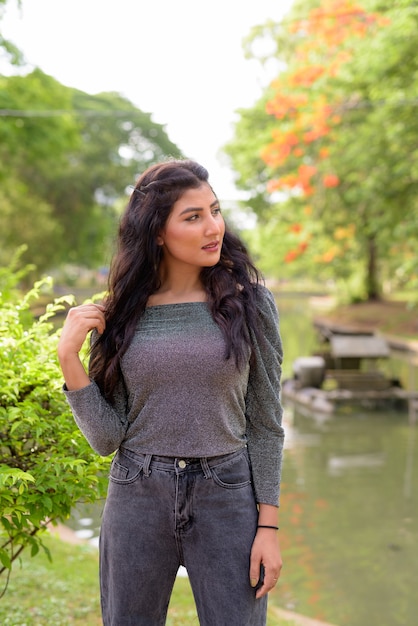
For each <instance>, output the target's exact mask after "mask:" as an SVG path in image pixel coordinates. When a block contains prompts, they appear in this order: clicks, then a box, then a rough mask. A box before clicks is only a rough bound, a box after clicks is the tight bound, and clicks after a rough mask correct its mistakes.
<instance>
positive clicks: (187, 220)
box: [186, 213, 199, 222]
mask: <svg viewBox="0 0 418 626" xmlns="http://www.w3.org/2000/svg"><path fill="white" fill-rule="evenodd" d="M198 217H199V215H198V214H197V213H195V214H194V215H191V216H190V217H187V218H186V222H195V221H196V219H197V218H198Z"/></svg>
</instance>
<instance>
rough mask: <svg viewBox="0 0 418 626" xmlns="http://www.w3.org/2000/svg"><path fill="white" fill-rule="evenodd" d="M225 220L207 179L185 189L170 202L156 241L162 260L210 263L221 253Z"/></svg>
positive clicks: (196, 264) (180, 265)
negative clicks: (175, 199) (164, 222)
mask: <svg viewBox="0 0 418 626" xmlns="http://www.w3.org/2000/svg"><path fill="white" fill-rule="evenodd" d="M224 233H225V222H224V220H223V217H222V215H221V209H220V206H219V202H218V199H217V198H216V196H215V194H214V193H213V191H212V189H211V188H210V186H209V185H208V184H207V183H202V185H201V186H200V187H198V188H197V189H187V190H186V191H185V192H184V193H183V195H182V196H180V198H179V199H178V200H177V202H175V203H174V204H173V207H172V209H171V213H170V215H169V216H168V219H167V222H166V224H165V227H164V229H163V230H162V231H161V233H160V235H159V237H158V239H157V242H158V244H159V245H161V246H162V248H163V261H164V263H165V264H166V265H167V266H168V267H171V268H172V269H173V268H175V267H177V268H179V269H182V268H183V269H184V268H185V267H191V266H193V267H195V268H199V269H200V268H202V267H211V266H212V265H216V263H217V262H218V261H219V259H220V256H221V248H222V241H223V237H224Z"/></svg>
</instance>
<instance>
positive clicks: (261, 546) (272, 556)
mask: <svg viewBox="0 0 418 626" xmlns="http://www.w3.org/2000/svg"><path fill="white" fill-rule="evenodd" d="M282 564H283V563H282V557H281V553H280V545H279V539H278V536H277V531H276V530H273V529H272V528H259V529H258V530H257V534H256V536H255V539H254V542H253V545H252V549H251V559H250V582H251V586H252V587H256V585H257V583H258V581H259V578H260V571H261V565H263V567H264V581H263V584H262V585H261V587H260V588H259V589H257V591H256V598H261V597H262V596H264V595H266V593H268V592H269V591H271V589H273V588H274V587H275V585H276V584H277V581H278V580H279V576H280V571H281V569H282Z"/></svg>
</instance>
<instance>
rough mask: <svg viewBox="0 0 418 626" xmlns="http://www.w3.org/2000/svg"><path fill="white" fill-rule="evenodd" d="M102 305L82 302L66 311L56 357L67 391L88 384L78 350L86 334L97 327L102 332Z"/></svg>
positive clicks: (103, 318) (103, 321)
mask: <svg viewBox="0 0 418 626" xmlns="http://www.w3.org/2000/svg"><path fill="white" fill-rule="evenodd" d="M104 310H105V309H104V306H102V305H101V304H82V305H80V306H76V307H74V308H72V309H70V310H69V311H68V315H67V318H66V320H65V323H64V326H63V329H62V331H61V336H60V339H59V342H58V348H57V351H58V359H59V362H60V365H61V369H62V372H63V374H64V379H65V383H66V385H67V389H68V390H69V391H73V390H75V389H81V388H82V387H86V386H87V385H89V384H90V379H89V377H88V375H87V372H86V371H85V369H84V366H83V364H82V362H81V360H80V357H79V352H80V350H81V348H82V346H83V343H84V341H85V339H86V337H87V334H88V333H89V332H90V331H91V330H93V328H97V332H99V333H100V334H102V333H103V331H104V329H105V326H106V321H105V316H104Z"/></svg>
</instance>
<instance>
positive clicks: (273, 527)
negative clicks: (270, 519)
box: [257, 524, 279, 530]
mask: <svg viewBox="0 0 418 626" xmlns="http://www.w3.org/2000/svg"><path fill="white" fill-rule="evenodd" d="M257 528H271V529H272V530H279V527H278V526H265V525H264V524H258V526H257Z"/></svg>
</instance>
